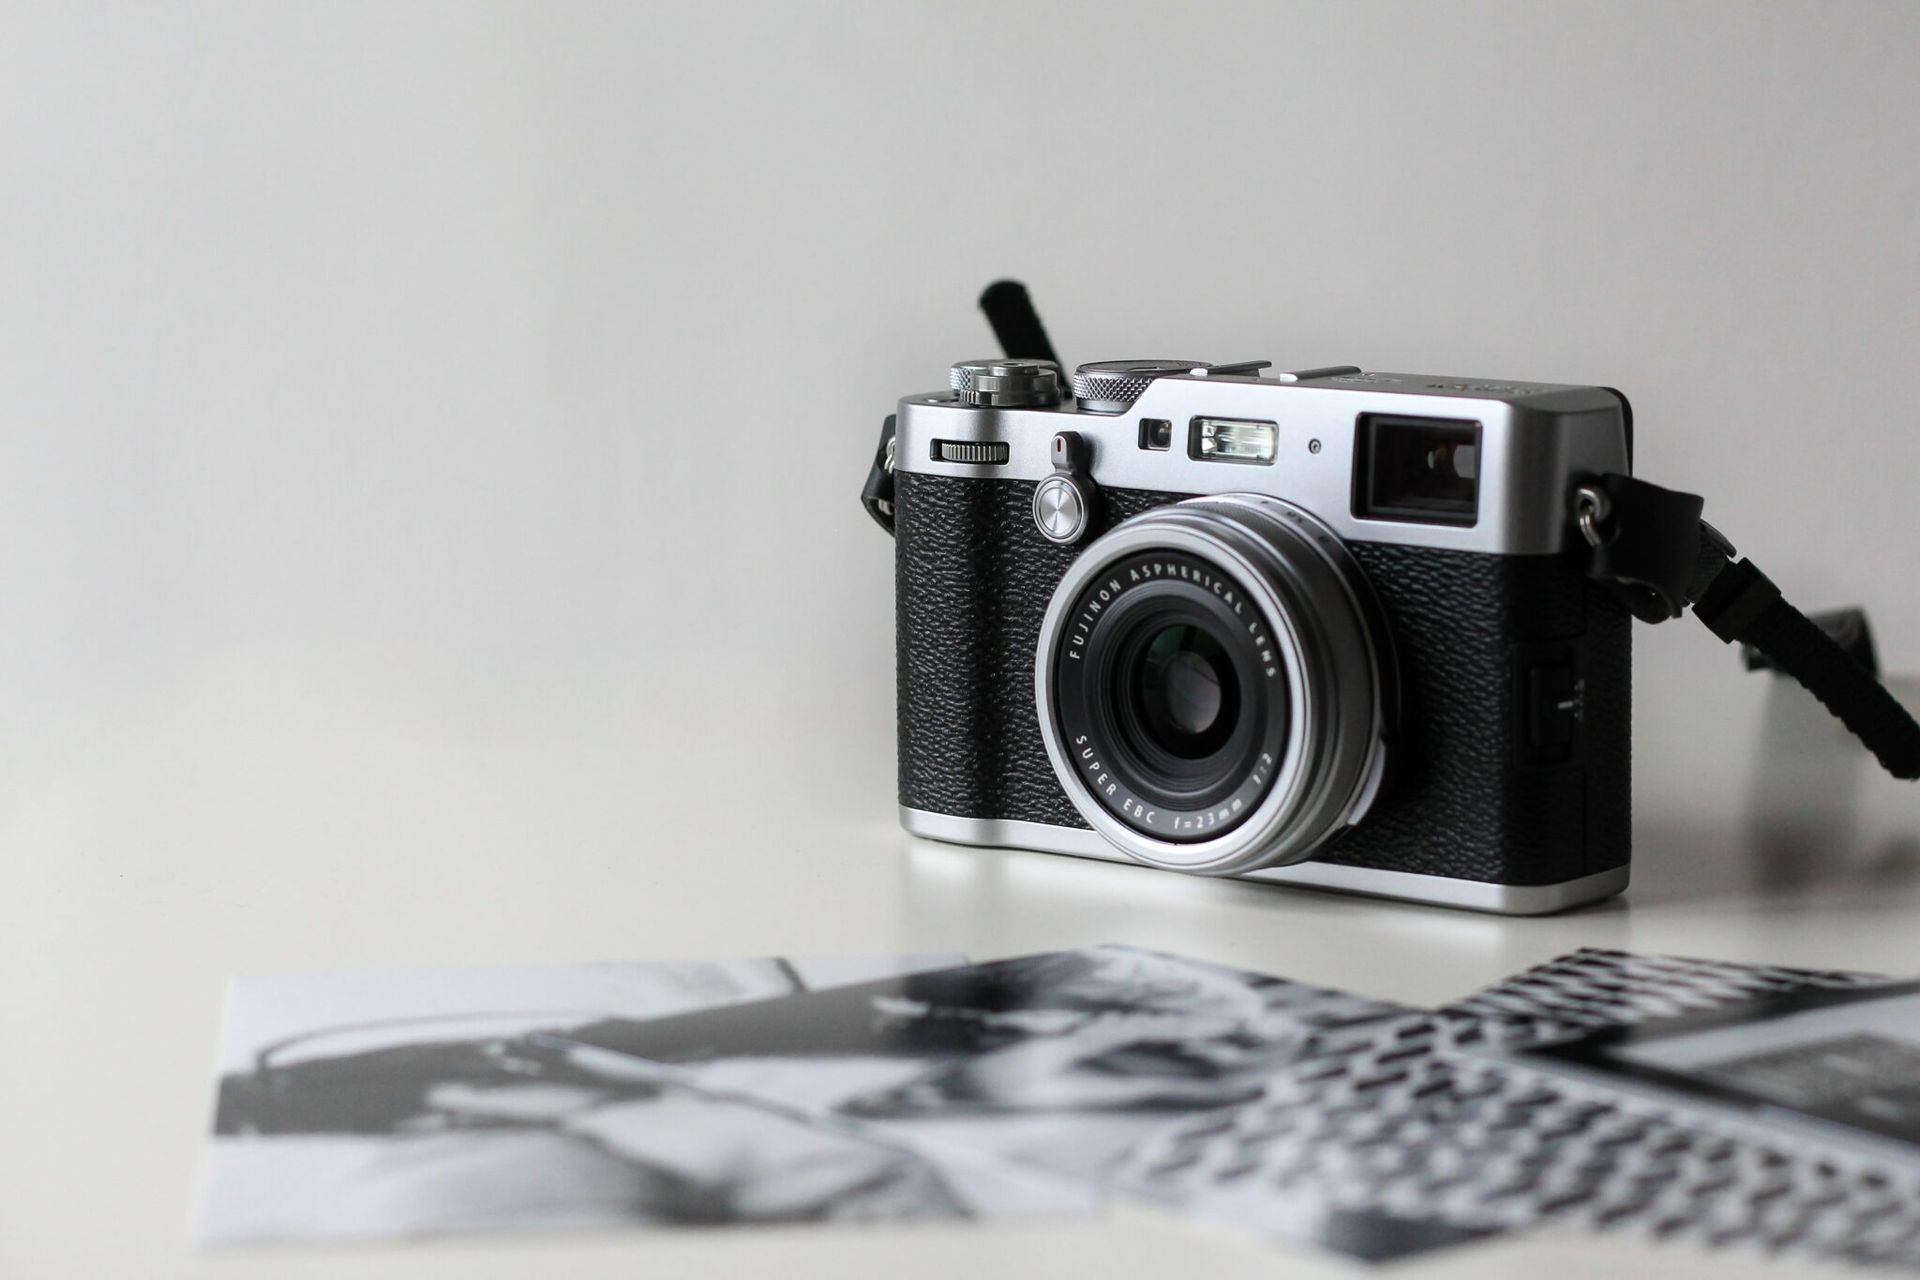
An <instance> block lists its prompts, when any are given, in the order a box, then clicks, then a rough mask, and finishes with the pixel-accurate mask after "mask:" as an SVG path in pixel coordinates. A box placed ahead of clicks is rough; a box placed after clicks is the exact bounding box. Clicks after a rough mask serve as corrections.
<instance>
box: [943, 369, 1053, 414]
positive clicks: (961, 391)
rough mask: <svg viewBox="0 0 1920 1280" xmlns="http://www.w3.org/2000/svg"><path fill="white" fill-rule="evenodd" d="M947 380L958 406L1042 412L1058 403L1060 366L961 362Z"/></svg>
mask: <svg viewBox="0 0 1920 1280" xmlns="http://www.w3.org/2000/svg"><path fill="white" fill-rule="evenodd" d="M947 380H948V382H949V384H950V385H951V386H952V387H953V396H954V399H956V400H958V401H959V402H960V403H961V404H970V405H975V406H977V407H979V408H983V409H986V408H994V409H1045V408H1051V407H1053V406H1054V405H1056V404H1059V403H1060V366H1059V365H1056V364H1055V363H1054V362H1053V361H1051V360H1015V359H1006V360H962V361H961V362H960V363H959V364H956V365H955V366H953V369H952V371H951V372H950V373H949V374H948V376H947Z"/></svg>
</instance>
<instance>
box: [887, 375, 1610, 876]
mask: <svg viewBox="0 0 1920 1280" xmlns="http://www.w3.org/2000/svg"><path fill="white" fill-rule="evenodd" d="M1267 368H1268V366H1267V364H1266V362H1256V363H1248V364H1239V365H1209V364H1206V363H1203V362H1200V361H1193V360H1128V361H1109V362H1100V363H1094V364H1087V365H1082V366H1080V368H1079V370H1078V372H1077V373H1075V374H1074V375H1073V377H1072V379H1071V383H1070V385H1068V384H1066V382H1065V380H1064V379H1063V377H1062V374H1061V371H1060V369H1059V368H1058V367H1057V366H1056V365H1055V364H1054V363H1052V362H1051V361H1044V360H1020V359H998V360H980V361H969V362H967V363H963V364H958V365H955V366H954V367H953V370H952V376H951V385H950V387H949V389H948V390H945V391H941V392H938V393H934V394H927V395H915V396H908V397H907V398H906V399H904V400H902V401H901V402H900V405H899V411H898V414H897V416H896V419H895V421H894V428H893V435H892V437H891V440H890V443H889V445H888V448H889V449H890V451H891V452H890V453H889V454H888V458H889V460H890V464H891V477H890V492H889V494H888V497H887V500H886V501H885V502H884V503H881V504H877V505H879V506H881V507H884V510H885V520H887V521H890V523H891V525H892V527H893V529H894V532H895V536H896V548H897V549H896V556H897V560H896V578H895V585H896V608H897V631H898V635H897V640H898V657H899V752H900V813H901V821H902V822H903V824H904V825H905V826H906V828H907V829H908V830H909V831H911V832H913V833H915V834H917V835H921V836H926V837H930V838H933V839H937V840H946V841H956V842H959V843H962V844H975V845H1011V846H1017V847H1023V848H1029V849H1040V850H1045V851H1048V852H1053V853H1071V854H1078V855H1082V856H1089V857H1098V858H1111V859H1128V860H1132V861H1136V862H1141V863H1145V864H1147V865H1148V866H1154V867H1163V868H1167V869H1170V870H1179V871H1191V872H1200V873H1204V874H1211V875H1232V876H1244V877H1248V878H1251V879H1255V880H1263V881H1276V882H1280V883H1286V884H1298V885H1311V886H1316V887H1320V888H1328V889H1341V890H1347V891H1351V892H1356V893H1369V894H1379V895H1386V896H1390V897H1397V898H1408V899H1415V900H1419V901H1424V902H1433V903H1444V904H1448V905H1453V906H1461V907H1473V908H1479V909H1482V910H1488V911H1499V912H1510V913H1535V912H1545V911H1555V910H1559V909H1562V908H1566V907H1570V906H1574V905H1576V904H1579V903H1583V902H1588V901H1592V900H1594V899H1597V898H1603V897H1606V896H1608V895H1611V894H1614V893H1617V892H1619V891H1620V890H1621V889H1623V888H1624V887H1625V886H1626V883H1627V862H1628V851H1629V844H1630V836H1629V828H1630V824H1629V796H1630V780H1629V736H1630V725H1629V721H1630V689H1631V683H1632V672H1631V637H1630V627H1631V621H1632V620H1631V617H1630V615H1629V613H1628V612H1627V610H1626V609H1625V608H1623V607H1622V606H1621V604H1620V603H1618V601H1617V600H1616V599H1615V598H1614V597H1613V596H1612V595H1611V594H1609V593H1608V592H1607V591H1606V590H1603V589H1602V588H1601V586H1600V585H1598V584H1597V583H1596V582H1595V581H1594V580H1593V579H1592V578H1591V577H1590V576H1589V574H1588V572H1587V563H1588V560H1587V554H1586V553H1587V551H1588V549H1589V548H1588V547H1587V545H1586V544H1584V543H1583V542H1582V540H1581V532H1580V528H1579V525H1580V519H1581V513H1580V512H1579V511H1576V509H1575V499H1574V494H1575V492H1576V489H1577V488H1578V486H1579V485H1580V484H1581V483H1582V482H1583V480H1584V479H1586V478H1588V477H1592V476H1598V475H1603V474H1620V475H1624V474H1626V473H1627V472H1628V471H1629V458H1628V449H1629V436H1628V418H1627V408H1626V405H1625V402H1624V401H1623V400H1622V398H1621V397H1620V396H1619V395H1618V394H1617V393H1615V392H1613V391H1611V390H1608V389H1604V388H1600V387H1578V386H1554V385H1547V384H1542V383H1522V382H1508V381H1495V380H1487V379H1471V378H1443V377H1428V376H1424V375H1417V374H1400V373H1366V372H1362V371H1361V370H1359V369H1356V368H1344V367H1343V368H1332V369H1316V370H1307V371H1303V372H1298V373H1283V374H1277V375H1276V374H1272V373H1267V372H1264V371H1265V370H1266V369H1267ZM1589 514H1590V513H1589Z"/></svg>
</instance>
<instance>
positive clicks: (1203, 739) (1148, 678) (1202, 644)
mask: <svg viewBox="0 0 1920 1280" xmlns="http://www.w3.org/2000/svg"><path fill="white" fill-rule="evenodd" d="M1132 667H1133V669H1132V672H1131V677H1130V679H1129V680H1128V681H1127V697H1128V700H1129V701H1130V703H1131V704H1132V705H1134V706H1136V707H1138V708H1139V711H1140V714H1141V716H1142V717H1143V718H1144V720H1145V722H1146V730H1147V733H1148V734H1149V735H1151V737H1152V739H1153V744H1154V745H1155V746H1156V747H1159V748H1160V749H1161V750H1163V751H1166V752H1168V753H1169V754H1171V755H1174V756H1177V757H1179V758H1180V759H1182V760H1200V759H1204V758H1205V757H1207V756H1209V755H1212V754H1213V753H1214V752H1216V751H1218V750H1219V749H1220V744H1221V743H1223V742H1225V741H1226V736H1227V735H1228V734H1230V733H1231V732H1232V731H1233V726H1234V724H1235V723H1236V722H1237V721H1238V719H1239V707H1238V706H1237V705H1234V704H1237V703H1238V701H1239V694H1240V690H1239V681H1238V680H1236V679H1235V678H1234V674H1233V664H1232V663H1231V662H1229V661H1228V660H1227V651H1226V648H1225V647H1224V646H1223V645H1222V644H1221V643H1220V641H1219V639H1218V638H1217V637H1215V636H1214V635H1213V634H1212V633H1211V632H1208V631H1205V630H1203V629H1202V628H1200V627H1196V626H1189V625H1188V624H1186V623H1176V624H1175V625H1173V626H1170V627H1165V628H1162V629H1161V630H1160V631H1157V632H1155V633H1154V635H1153V637H1152V639H1150V640H1148V641H1147V644H1146V648H1145V649H1144V651H1143V652H1142V653H1141V655H1140V657H1139V658H1138V659H1136V660H1135V662H1134V663H1133V664H1132Z"/></svg>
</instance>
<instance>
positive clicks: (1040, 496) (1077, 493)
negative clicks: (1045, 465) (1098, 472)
mask: <svg viewBox="0 0 1920 1280" xmlns="http://www.w3.org/2000/svg"><path fill="white" fill-rule="evenodd" d="M1087 464H1088V450H1087V442H1086V441H1085V440H1083V439H1081V437H1080V433H1079V432H1077V431H1062V432H1059V433H1057V434H1056V435H1055V436H1054V437H1053V474H1052V475H1050V476H1048V477H1047V478H1046V479H1044V480H1042V481H1041V482H1040V483H1039V484H1038V485H1037V486H1036V487H1035V488H1034V491H1033V524H1034V527H1035V528H1036V529H1038V530H1039V531H1040V536H1041V537H1043V538H1045V539H1046V540H1047V541H1048V542H1057V543H1059V544H1061V545H1062V546H1066V545H1068V544H1070V543H1074V542H1078V541H1079V540H1080V539H1081V537H1082V536H1084V535H1085V534H1086V532H1087V526H1088V525H1089V524H1091V523H1092V521H1093V503H1094V497H1095V495H1096V494H1097V493H1098V489H1097V488H1096V487H1095V485H1094V483H1093V480H1092V479H1091V478H1090V477H1089V476H1088V475H1087V470H1088V465H1087Z"/></svg>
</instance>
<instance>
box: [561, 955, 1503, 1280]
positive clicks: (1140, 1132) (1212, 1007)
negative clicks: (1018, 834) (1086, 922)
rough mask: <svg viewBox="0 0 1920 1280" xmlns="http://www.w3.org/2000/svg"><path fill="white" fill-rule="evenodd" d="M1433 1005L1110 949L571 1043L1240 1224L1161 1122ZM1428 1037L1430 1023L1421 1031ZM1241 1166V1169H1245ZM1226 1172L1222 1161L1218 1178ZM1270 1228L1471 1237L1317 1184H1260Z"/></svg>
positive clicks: (1384, 1051)
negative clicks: (1191, 1172)
mask: <svg viewBox="0 0 1920 1280" xmlns="http://www.w3.org/2000/svg"><path fill="white" fill-rule="evenodd" d="M1429 1022H1430V1019H1429V1017H1428V1015H1425V1014H1422V1013H1419V1012H1417V1011H1414V1010H1410V1009H1407V1008H1405V1007H1403V1006H1400V1005H1395V1004H1389V1003H1386V1002H1384V1001H1378V1000H1371V999H1366V998H1363V997H1359V996H1353V995H1347V994H1344V993H1341V992H1337V991H1330V990H1326V989H1323V988H1318V987H1311V986H1307V985H1304V984H1301V983H1296V982H1290V981H1287V980H1285V979H1281V978H1275V977H1270V976H1267V975H1264V974H1257V973H1250V972H1246V971H1243V970H1237V969H1230V968H1225V967H1223V966H1219V965H1214V964H1208V963H1205V962H1202V961H1197V960H1187V959H1182V958H1180V957H1176V956H1169V955H1163V954H1159V953H1156V952H1151V951H1144V950H1139V949H1136V948H1132V947H1122V946H1104V947H1094V948H1089V949H1085V950H1079V951H1064V952H1055V953H1049V954H1043V955H1034V956H1026V957H1021V958H1018V959H1013V960H1004V961H998V962H995V963H990V964H979V965H971V966H967V967H964V968H955V969H947V970H940V971H932V972H920V973H914V974H908V975H903V976H900V977H896V978H890V979H885V980H882V981H878V982H871V983H866V984H862V985H857V986H846V987H841V988H839V989H836V990H833V991H823V992H816V993H812V994H808V995H802V996H794V997H789V998H785V999H779V1000H774V1001H765V1002H760V1003H756V1004H748V1005H737V1006H731V1007H728V1008H724V1009H715V1010H711V1011H707V1012H702V1013H694V1014H686V1015H682V1016H679V1017H675V1018H664V1019H656V1020H650V1021H648V1022H644V1023H607V1024H601V1025H594V1026H586V1027H582V1028H580V1029H578V1030H577V1031H575V1032H572V1033H570V1034H569V1038H570V1039H572V1040H573V1041H574V1042H575V1044H576V1045H577V1046H578V1049H577V1054H576V1056H575V1057H574V1058H572V1059H571V1060H572V1061H575V1062H578V1063H581V1064H586V1063H595V1064H597V1065H598V1067H599V1069H601V1070H605V1071H608V1072H609V1073H614V1074H617V1073H618V1072H619V1071H620V1070H622V1069H623V1068H622V1066H621V1064H622V1063H623V1062H624V1063H626V1064H628V1065H627V1067H626V1068H625V1069H637V1067H636V1066H635V1065H634V1064H637V1063H638V1062H639V1061H640V1060H646V1061H648V1062H651V1063H658V1064H668V1065H671V1066H672V1067H674V1068H676V1069H677V1070H678V1071H679V1072H680V1073H682V1074H683V1075H684V1077H685V1078H687V1079H690V1080H696V1081H699V1082H701V1083H702V1084H703V1085H706V1086H707V1087H712V1088H719V1089H724V1090H727V1091H730V1092H738V1093H741V1094H746V1095H751V1096H758V1097H764V1098H771V1099H778V1100H781V1101H782V1102H783V1103H785V1104H787V1105H799V1106H803V1107H805V1108H806V1109H807V1110H809V1111H810V1112H812V1113H814V1114H817V1115H821V1116H824V1117H829V1118H831V1119H833V1120H835V1121H837V1122H856V1123H858V1124H860V1125H861V1127H862V1131H863V1132H867V1133H872V1134H880V1135H885V1136H886V1137H888V1138H889V1139H892V1140H895V1141H899V1142H902V1143H906V1144H911V1145H912V1146H914V1147H915V1148H916V1149H924V1150H935V1149H940V1150H945V1151H948V1152H950V1153H953V1155H954V1156H956V1157H958V1156H960V1155H962V1154H965V1155H967V1156H969V1157H972V1158H985V1159H992V1160H996V1161H1002V1162H1007V1163H1009V1164H1011V1165H1014V1166H1017V1167H1024V1168H1030V1169H1035V1170H1041V1171H1044V1172H1046V1173H1047V1174H1049V1175H1053V1176H1056V1177H1059V1178H1062V1179H1063V1180H1065V1181H1067V1182H1070V1183H1073V1184H1079V1185H1086V1186H1093V1187H1100V1188H1103V1189H1105V1190H1106V1191H1109V1192H1124V1193H1135V1194H1141V1195H1145V1196H1147V1197H1148V1198H1151V1199H1155V1200H1158V1201H1160V1202H1162V1203H1166V1204H1170V1205H1172V1206H1173V1207H1176V1208H1179V1209H1182V1210H1185V1211H1190V1212H1196V1213H1202V1214H1204V1216H1209V1217H1214V1218H1231V1219H1235V1220H1238V1215H1237V1214H1236V1213H1235V1212H1232V1211H1231V1207H1232V1206H1238V1205H1240V1204H1241V1203H1242V1202H1244V1201H1245V1200H1246V1193H1247V1191H1248V1188H1247V1186H1246V1185H1245V1183H1244V1181H1243V1180H1236V1178H1234V1177H1233V1176H1231V1175H1232V1170H1231V1169H1230V1168H1228V1167H1227V1166H1228V1165H1231V1164H1233V1163H1236V1162H1238V1163H1243V1164H1244V1163H1245V1161H1244V1160H1243V1159H1242V1155H1241V1153H1235V1154H1234V1155H1233V1157H1232V1158H1231V1159H1230V1160H1228V1161H1225V1162H1223V1163H1222V1166H1221V1168H1219V1169H1212V1170H1207V1171H1204V1172H1205V1175H1206V1176H1204V1177H1202V1178H1198V1179H1196V1178H1192V1177H1174V1176H1173V1174H1174V1172H1175V1171H1176V1170H1179V1169H1182V1168H1184V1167H1185V1165H1187V1164H1191V1163H1192V1161H1191V1159H1190V1158H1189V1155H1188V1153H1187V1151H1186V1150H1185V1148H1184V1147H1183V1146H1182V1145H1181V1142H1180V1141H1178V1140H1170V1139H1171V1138H1172V1137H1173V1136H1174V1135H1185V1134H1190V1133H1193V1132H1194V1131H1200V1132H1204V1133H1209V1134H1215V1133H1220V1132H1224V1130H1225V1129H1226V1128H1228V1127H1230V1126H1231V1124H1232V1121H1233V1117H1234V1116H1235V1115H1236V1114H1237V1113H1238V1112H1240V1111H1241V1110H1242V1109H1245V1108H1248V1107H1250V1106H1252V1105H1254V1104H1257V1103H1259V1102H1260V1101H1262V1100H1263V1099H1266V1098H1268V1097H1270V1096H1271V1095H1273V1094H1274V1093H1275V1091H1276V1090H1278V1091H1281V1092H1282V1093H1283V1094H1284V1095H1285V1096H1289V1097H1291V1096H1294V1093H1293V1082H1294V1081H1295V1080H1296V1079H1297V1078H1299V1077H1301V1076H1302V1075H1313V1074H1315V1073H1320V1074H1322V1075H1324V1074H1325V1072H1326V1071H1327V1070H1329V1069H1331V1070H1333V1071H1335V1072H1348V1073H1350V1074H1353V1075H1354V1076H1355V1078H1359V1076H1360V1075H1364V1074H1365V1071H1366V1070H1367V1069H1371V1068H1373V1067H1375V1066H1390V1065H1391V1063H1390V1062H1387V1063H1382V1062H1381V1058H1382V1056H1385V1057H1388V1058H1390V1057H1391V1055H1392V1053H1393V1052H1394V1051H1395V1050H1397V1049H1400V1048H1402V1047H1404V1046H1403V1045H1402V1042H1401V1041H1400V1040H1398V1039H1397V1034H1398V1031H1399V1029H1401V1028H1402V1027H1408V1026H1411V1027H1415V1028H1417V1029H1420V1030H1423V1031H1424V1029H1425V1028H1426V1027H1427V1026H1428V1024H1429ZM1415 1051H1416V1052H1421V1053H1424V1052H1426V1051H1427V1045H1426V1043H1425V1042H1424V1041H1423V1042H1421V1043H1420V1044H1419V1045H1417V1046H1415ZM1253 1167H1254V1166H1252V1165H1247V1171H1251V1170H1252V1168H1253ZM1216 1174H1217V1175H1219V1176H1214V1175H1216ZM1257 1202H1258V1206H1259V1210H1260V1217H1259V1224H1258V1225H1259V1229H1260V1231H1261V1232H1262V1233H1263V1234H1265V1235H1268V1236H1270V1237H1272V1238H1275V1239H1278V1240H1283V1241H1289V1242H1293V1243H1298V1244H1306V1245H1312V1246H1317V1247H1321V1248H1325V1249H1330V1250H1333V1251H1335V1252H1338V1253H1341V1254H1345V1255H1347V1256H1352V1257H1361V1258H1368V1259H1383V1258H1392V1257H1398V1256H1402V1255H1405V1254H1408V1253H1414V1252H1419V1251H1421V1250H1425V1249H1429V1248H1433V1247H1436V1246H1439V1245H1446V1244H1452V1243H1456V1242H1458V1241H1461V1240H1465V1239H1471V1238H1477V1237H1478V1236H1481V1235H1484V1234H1486V1229H1485V1228H1484V1227H1473V1228H1462V1227H1459V1226H1457V1225H1455V1224H1451V1223H1449V1222H1446V1221H1444V1220H1436V1219H1432V1218H1430V1217H1428V1216H1427V1215H1424V1214H1422V1213H1420V1212H1419V1211H1418V1210H1417V1208H1415V1209H1411V1210H1403V1211H1399V1212H1393V1213H1389V1212H1386V1211H1383V1210H1380V1209H1378V1208H1377V1207H1372V1206H1362V1207H1356V1206H1354V1205H1349V1204H1345V1203H1335V1202H1334V1201H1332V1200H1330V1199H1329V1198H1328V1197H1326V1196H1324V1195H1322V1194H1321V1192H1320V1190H1319V1189H1318V1188H1316V1187H1315V1186H1313V1185H1311V1184H1310V1183H1305V1182H1300V1183H1295V1184H1292V1185H1290V1186H1288V1187H1287V1188H1286V1189H1285V1192H1284V1194H1281V1195H1275V1194H1272V1193H1270V1192H1268V1193H1263V1194H1260V1195H1259V1196H1258V1198H1257Z"/></svg>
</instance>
